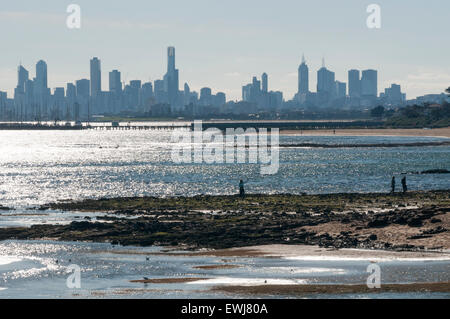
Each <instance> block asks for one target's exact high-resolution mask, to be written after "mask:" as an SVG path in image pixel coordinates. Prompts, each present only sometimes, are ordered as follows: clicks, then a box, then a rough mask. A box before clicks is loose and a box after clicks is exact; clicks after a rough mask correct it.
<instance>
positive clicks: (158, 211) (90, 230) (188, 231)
mask: <svg viewBox="0 0 450 319" xmlns="http://www.w3.org/2000/svg"><path fill="white" fill-rule="evenodd" d="M49 208H51V209H60V210H63V211H83V212H105V213H106V212H108V216H106V215H105V216H103V217H97V220H96V221H92V220H90V218H89V217H86V219H85V220H84V221H80V222H72V223H70V224H68V225H33V226H31V227H29V228H25V227H21V228H3V229H0V240H6V239H57V240H64V241H94V242H111V243H112V244H121V245H135V246H150V245H160V246H178V247H180V246H181V247H183V248H185V249H198V248H213V249H224V248H231V247H245V246H252V245H255V246H256V245H269V244H306V245H318V246H320V247H330V248H369V249H385V250H386V249H387V250H425V249H426V250H430V249H431V250H432V249H436V250H440V249H450V232H449V231H448V229H449V227H450V190H443V191H427V192H409V193H406V194H393V195H392V194H383V193H372V194H327V195H290V194H278V195H248V196H246V198H245V199H241V198H239V197H238V196H195V197H170V198H155V197H135V198H112V199H98V200H94V199H90V200H85V201H65V202H59V203H53V204H49V205H44V206H42V207H40V208H39V209H42V210H45V209H49ZM115 215H117V216H115Z"/></svg>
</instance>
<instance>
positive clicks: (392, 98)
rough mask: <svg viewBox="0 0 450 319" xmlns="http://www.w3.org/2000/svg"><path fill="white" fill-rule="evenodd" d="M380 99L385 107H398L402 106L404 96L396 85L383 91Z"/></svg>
mask: <svg viewBox="0 0 450 319" xmlns="http://www.w3.org/2000/svg"><path fill="white" fill-rule="evenodd" d="M380 98H381V100H382V101H383V104H385V105H392V106H400V105H402V104H404V102H405V99H406V95H405V94H403V93H402V90H401V87H400V85H398V84H391V87H390V88H386V89H384V93H381V94H380Z"/></svg>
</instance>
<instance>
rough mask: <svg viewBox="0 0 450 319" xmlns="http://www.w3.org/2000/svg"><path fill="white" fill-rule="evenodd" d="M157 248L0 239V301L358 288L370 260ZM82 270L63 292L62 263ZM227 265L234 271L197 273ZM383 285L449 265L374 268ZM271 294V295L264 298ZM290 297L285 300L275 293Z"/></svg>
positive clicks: (439, 274)
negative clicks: (221, 289) (223, 288)
mask: <svg viewBox="0 0 450 319" xmlns="http://www.w3.org/2000/svg"><path fill="white" fill-rule="evenodd" d="M156 252H161V248H160V247H148V248H141V247H120V246H112V245H110V244H101V243H69V242H52V241H4V242H1V243H0V256H1V257H0V298H19V297H20V298H45V297H47V298H54V297H58V298H73V297H83V298H103V297H106V298H127V297H130V298H193V297H197V298H203V297H210V298H219V297H236V298H238V297H243V296H238V295H223V294H221V293H217V292H212V291H210V288H212V287H214V286H217V285H230V284H232V285H262V284H264V285H272V284H274V285H276V284H284V285H286V284H287V285H291V284H292V285H298V284H321V283H322V284H323V283H329V284H365V282H366V279H367V276H368V274H367V273H366V268H367V265H369V264H370V260H345V259H343V260H340V259H339V258H337V259H336V258H335V259H333V260H289V259H285V258H273V257H271V258H261V257H258V258H243V257H203V256H186V255H173V254H171V255H164V254H159V255H152V253H156ZM72 264H76V265H79V266H80V268H81V289H69V288H67V285H66V280H67V277H68V276H69V275H70V273H69V272H68V266H69V265H72ZM223 264H229V265H230V264H232V265H234V266H237V267H236V268H228V269H220V268H216V269H207V270H205V269H198V268H196V266H199V265H223ZM378 264H379V265H380V267H381V269H382V282H383V283H408V282H437V281H441V282H445V281H449V280H450V271H449V270H450V261H448V260H426V261H425V260H419V259H418V260H414V261H399V260H393V259H392V260H389V259H386V260H384V261H380V262H379V263H378ZM144 277H147V278H150V279H152V278H197V279H201V278H205V279H207V280H196V281H192V282H189V283H173V284H167V283H159V284H141V283H131V282H130V280H136V279H143V278H144ZM271 297H273V296H271ZM277 297H289V296H277ZM306 297H373V298H383V297H386V298H401V297H411V298H416V297H417V298H423V297H436V298H439V297H444V298H449V297H450V293H404V294H394V293H389V294H370V295H360V294H358V295H341V296H337V295H321V296H318V295H314V296H306Z"/></svg>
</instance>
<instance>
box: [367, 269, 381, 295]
mask: <svg viewBox="0 0 450 319" xmlns="http://www.w3.org/2000/svg"><path fill="white" fill-rule="evenodd" d="M367 272H368V273H370V275H369V277H367V282H366V283H367V287H368V288H369V289H373V288H381V268H380V266H378V265H377V264H370V265H369V266H367Z"/></svg>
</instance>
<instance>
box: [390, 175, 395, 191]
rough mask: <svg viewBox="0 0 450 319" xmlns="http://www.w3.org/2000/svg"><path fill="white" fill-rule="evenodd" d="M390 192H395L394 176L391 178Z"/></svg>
mask: <svg viewBox="0 0 450 319" xmlns="http://www.w3.org/2000/svg"><path fill="white" fill-rule="evenodd" d="M391 193H392V194H394V193H395V176H392V180H391Z"/></svg>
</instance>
